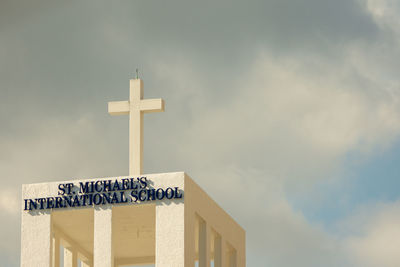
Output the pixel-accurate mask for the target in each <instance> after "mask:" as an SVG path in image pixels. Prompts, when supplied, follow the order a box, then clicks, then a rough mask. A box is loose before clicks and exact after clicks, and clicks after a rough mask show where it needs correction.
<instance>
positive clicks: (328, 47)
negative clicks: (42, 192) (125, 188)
mask: <svg viewBox="0 0 400 267" xmlns="http://www.w3.org/2000/svg"><path fill="white" fill-rule="evenodd" d="M136 68H139V74H140V77H141V78H142V79H143V81H144V84H145V89H144V90H145V93H144V95H145V98H159V97H161V98H163V99H164V100H165V102H166V106H165V112H164V113H155V114H150V115H145V122H144V127H145V128H144V134H145V139H144V173H161V172H175V171H185V172H186V173H188V174H189V175H190V176H191V177H192V178H193V179H194V180H195V181H196V182H197V183H198V184H199V185H200V186H201V187H202V188H203V189H205V190H206V191H207V192H208V193H209V195H210V196H211V197H212V198H213V199H215V200H216V201H217V202H218V203H219V204H220V205H221V206H222V207H223V208H224V209H225V210H226V211H227V212H228V213H229V214H230V215H231V216H232V217H233V218H234V219H235V220H236V221H237V222H238V223H239V224H240V225H242V226H243V227H244V229H245V230H246V234H247V241H246V244H247V266H249V267H259V266H266V267H292V266H298V267H303V266H304V267H314V266H315V267H320V266H324V267H331V266H341V267H346V266H352V267H375V266H379V267H382V266H384V267H392V266H400V253H398V248H399V247H400V190H399V186H400V180H399V174H400V105H399V104H400V1H398V0H336V1H329V0H264V1H258V0H250V1H237V0H230V1H227V0H220V1H209V0H203V1H178V0H168V1H153V0H147V1H136V0H135V1H134V0H131V1H127V0H123V1H122V0H115V1H104V0H84V1H74V0H73V1H42V0H35V1H28V0H26V1H25V0H0V177H1V186H0V218H1V221H0V225H1V227H0V260H1V262H2V263H4V264H5V265H4V266H11V267H14V266H19V256H20V210H21V205H22V204H21V200H20V198H21V185H22V184H26V183H36V182H46V181H61V180H69V179H80V178H94V177H107V176H114V177H115V176H118V175H127V173H128V119H127V117H126V116H118V117H111V116H109V114H108V113H107V102H108V101H115V100H127V99H128V93H129V79H131V78H134V77H135V69H136Z"/></svg>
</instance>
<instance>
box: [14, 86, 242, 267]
mask: <svg viewBox="0 0 400 267" xmlns="http://www.w3.org/2000/svg"><path fill="white" fill-rule="evenodd" d="M163 110H164V102H163V101H162V100H161V99H149V100H144V99H143V82H142V81H141V80H140V79H133V80H130V100H129V101H118V102H110V103H109V112H110V113H111V114H112V115H120V114H129V118H130V119H129V121H130V127H129V128H130V142H129V143H130V145H129V148H130V149H129V150H130V160H129V174H130V175H128V176H125V177H107V178H97V179H83V180H70V181H62V182H50V183H40V184H27V185H23V187H22V198H23V207H22V217H21V267H47V266H48V267H50V266H51V267H59V266H64V267H77V266H79V265H80V266H82V267H83V266H94V267H112V266H114V267H117V266H135V265H136V266H144V265H151V264H155V266H156V267H184V266H185V267H195V266H199V267H210V266H214V267H244V266H245V231H244V230H243V229H242V228H241V227H240V225H239V224H237V223H236V222H235V221H234V220H233V219H232V218H231V217H230V216H229V215H228V214H227V213H226V212H225V211H224V210H223V209H222V208H221V207H219V206H218V205H217V204H216V203H215V202H214V201H213V200H212V199H211V198H210V197H209V196H208V195H207V193H206V192H204V191H203V190H202V189H201V188H200V187H199V186H198V185H197V184H196V183H195V182H194V181H193V179H191V178H190V177H189V176H188V175H187V174H185V173H184V172H177V173H160V174H146V175H145V174H142V172H141V170H142V151H143V146H142V133H143V127H142V120H143V113H146V112H157V111H163ZM60 248H62V249H60ZM61 261H63V262H61Z"/></svg>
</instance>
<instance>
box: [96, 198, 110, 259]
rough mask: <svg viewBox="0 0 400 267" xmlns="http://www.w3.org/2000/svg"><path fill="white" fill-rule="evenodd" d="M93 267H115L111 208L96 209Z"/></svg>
mask: <svg viewBox="0 0 400 267" xmlns="http://www.w3.org/2000/svg"><path fill="white" fill-rule="evenodd" d="M93 266H94V267H114V253H113V245H112V207H111V206H107V207H101V208H100V207H96V208H95V209H94V247H93Z"/></svg>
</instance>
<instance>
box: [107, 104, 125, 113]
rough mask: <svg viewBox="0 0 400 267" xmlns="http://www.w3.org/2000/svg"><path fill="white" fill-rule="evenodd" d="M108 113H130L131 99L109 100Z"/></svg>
mask: <svg viewBox="0 0 400 267" xmlns="http://www.w3.org/2000/svg"><path fill="white" fill-rule="evenodd" d="M108 113H110V114H111V115H126V114H129V101H114V102H108Z"/></svg>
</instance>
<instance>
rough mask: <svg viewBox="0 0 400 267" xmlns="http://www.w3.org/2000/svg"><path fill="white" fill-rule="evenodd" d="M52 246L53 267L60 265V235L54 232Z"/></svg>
mask: <svg viewBox="0 0 400 267" xmlns="http://www.w3.org/2000/svg"><path fill="white" fill-rule="evenodd" d="M53 240H54V247H53V253H54V264H53V266H54V267H60V237H59V236H58V235H56V234H54V239H53Z"/></svg>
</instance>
